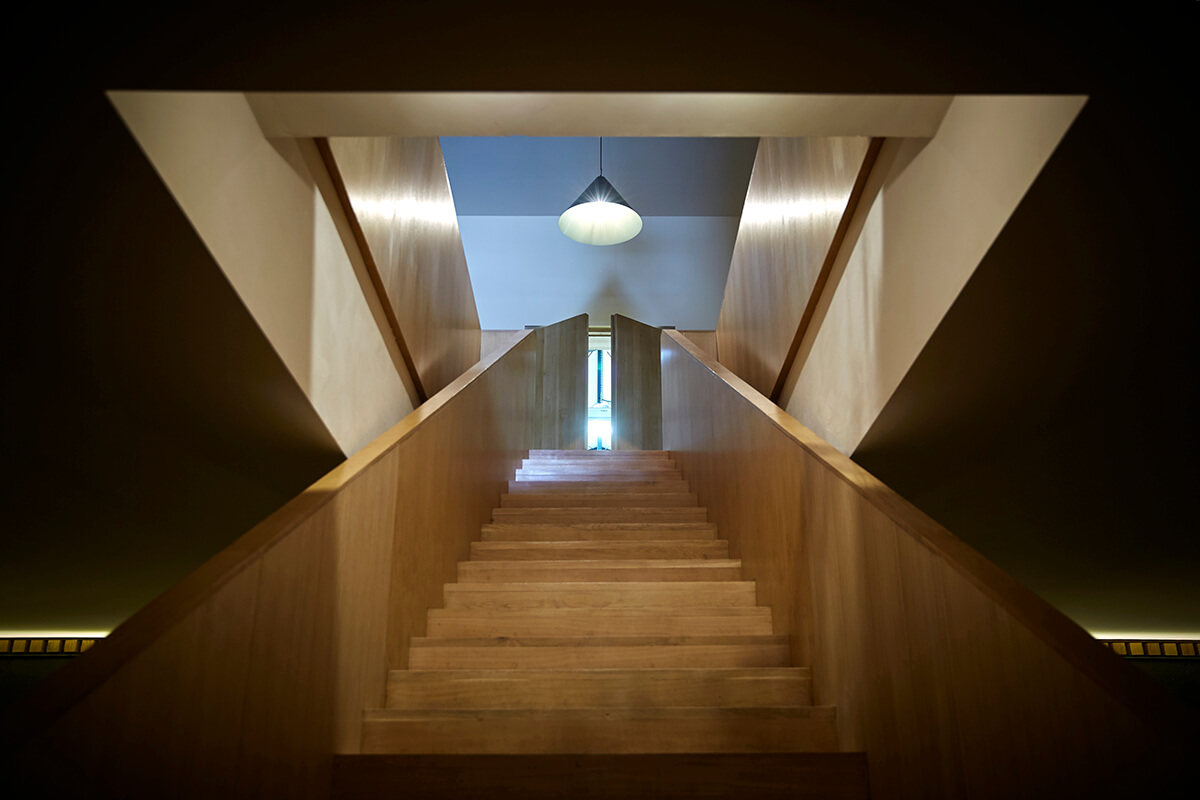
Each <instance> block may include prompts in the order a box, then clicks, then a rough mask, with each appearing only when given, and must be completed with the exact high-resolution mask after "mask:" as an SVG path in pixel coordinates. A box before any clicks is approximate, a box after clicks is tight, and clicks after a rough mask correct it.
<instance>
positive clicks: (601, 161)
mask: <svg viewBox="0 0 1200 800" xmlns="http://www.w3.org/2000/svg"><path fill="white" fill-rule="evenodd" d="M600 174H601V175H603V174H604V137H603V136H601V137H600Z"/></svg>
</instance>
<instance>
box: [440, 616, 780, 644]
mask: <svg viewBox="0 0 1200 800" xmlns="http://www.w3.org/2000/svg"><path fill="white" fill-rule="evenodd" d="M656 610H657V609H656ZM747 610H751V609H747ZM764 610H765V609H764ZM572 611H574V610H572ZM552 613H553V614H554V616H546V617H535V616H525V615H522V614H496V615H489V616H458V615H457V614H458V612H449V614H448V615H446V616H437V617H435V616H434V612H433V611H431V612H430V619H429V624H428V628H427V635H428V636H429V637H430V638H434V637H446V638H464V639H465V638H473V637H482V638H488V639H493V638H497V637H508V638H520V637H523V636H617V635H630V636H766V635H769V634H771V633H772V630H771V619H770V617H769V616H753V617H752V616H736V617H731V616H712V617H710V616H699V615H696V616H673V615H665V614H662V615H659V614H656V615H654V616H645V617H640V618H621V617H615V616H614V615H613V614H611V613H606V612H598V613H596V614H583V613H580V614H573V613H570V612H567V611H563V612H561V614H560V612H552ZM450 614H453V615H454V616H451V615H450Z"/></svg>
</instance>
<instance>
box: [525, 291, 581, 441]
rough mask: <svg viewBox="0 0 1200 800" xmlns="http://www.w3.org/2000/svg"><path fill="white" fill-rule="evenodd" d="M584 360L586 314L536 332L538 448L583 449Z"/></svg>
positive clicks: (535, 439)
mask: <svg viewBox="0 0 1200 800" xmlns="http://www.w3.org/2000/svg"><path fill="white" fill-rule="evenodd" d="M587 358H588V318H587V314H580V315H578V316H576V317H571V318H570V319H565V320H563V321H562V322H559V323H556V324H554V325H547V326H545V327H542V328H538V329H537V391H536V398H537V400H536V403H537V410H536V411H535V417H534V441H536V442H537V444H536V445H534V446H535V447H537V448H538V449H546V450H582V449H584V437H585V434H586V433H587V409H588V405H587V404H588V399H587V388H588V376H587Z"/></svg>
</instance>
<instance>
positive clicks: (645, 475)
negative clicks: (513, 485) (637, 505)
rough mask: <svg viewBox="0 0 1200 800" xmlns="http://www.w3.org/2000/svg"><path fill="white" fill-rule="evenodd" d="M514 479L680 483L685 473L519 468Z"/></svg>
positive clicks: (521, 480) (523, 480) (563, 481)
mask: <svg viewBox="0 0 1200 800" xmlns="http://www.w3.org/2000/svg"><path fill="white" fill-rule="evenodd" d="M513 480H515V481H520V482H525V481H538V482H544V481H558V482H562V483H568V482H571V481H578V482H583V483H591V482H602V483H629V482H640V483H662V482H667V481H670V482H675V483H678V482H681V481H683V475H681V474H680V473H678V472H666V471H663V472H633V471H625V472H614V471H605V472H593V471H590V470H589V471H585V472H545V471H538V472H529V471H526V470H517V471H516V472H515V473H514V474H513Z"/></svg>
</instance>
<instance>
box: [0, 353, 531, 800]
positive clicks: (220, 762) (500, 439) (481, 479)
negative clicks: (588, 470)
mask: <svg viewBox="0 0 1200 800" xmlns="http://www.w3.org/2000/svg"><path fill="white" fill-rule="evenodd" d="M535 370H536V341H535V337H534V336H533V335H532V334H526V335H524V336H522V337H521V338H520V339H519V340H518V341H517V342H516V343H515V344H513V346H512V347H511V348H510V349H508V350H507V351H503V352H499V353H496V354H494V355H492V356H490V357H489V358H486V359H484V360H482V361H480V362H479V363H478V364H476V365H475V366H474V367H472V368H471V369H469V370H468V371H467V372H465V373H464V374H463V375H461V376H460V377H458V378H457V379H455V380H454V381H452V382H451V383H450V385H448V386H447V387H446V388H445V389H443V390H442V391H441V392H439V393H438V394H437V395H435V396H434V397H432V398H431V399H430V400H429V401H427V402H426V403H424V404H423V405H421V407H420V408H418V409H417V410H416V411H414V412H413V413H412V414H410V415H409V416H407V417H406V418H405V419H403V420H402V421H401V422H399V423H398V424H397V425H395V426H394V427H393V428H392V429H391V430H389V431H388V432H387V433H385V434H384V435H383V436H381V437H380V438H379V439H377V440H376V441H374V442H373V443H371V444H370V445H368V446H367V447H366V448H364V449H363V450H362V451H361V452H359V453H358V454H356V455H355V456H353V457H352V458H350V459H348V460H347V461H346V462H344V463H343V464H342V465H340V466H339V467H338V468H337V469H335V470H334V471H332V472H331V473H329V474H328V475H326V476H325V477H324V478H322V479H321V480H320V481H318V482H317V483H316V484H314V485H313V486H312V487H311V488H310V489H308V490H307V491H306V492H304V493H303V494H302V495H300V496H299V497H297V498H295V499H294V500H293V501H291V502H290V503H288V504H287V505H286V506H284V507H283V508H281V509H280V510H279V511H278V512H276V513H275V514H273V515H271V516H270V517H268V518H267V519H266V520H264V521H263V522H262V523H261V524H259V525H258V526H256V527H255V528H254V529H252V530H251V531H250V532H248V533H247V534H245V535H244V536H242V537H241V538H239V539H238V540H237V541H236V542H234V543H233V544H232V545H230V546H229V547H228V548H227V549H225V550H224V551H222V552H221V553H219V554H218V555H217V556H215V557H214V558H213V559H211V560H210V561H208V562H207V563H206V564H204V565H203V566H202V567H200V568H199V569H198V570H197V571H196V572H194V573H193V574H192V575H190V576H189V577H188V578H187V579H185V580H184V581H182V582H181V583H180V584H178V585H176V586H175V587H173V588H172V589H170V590H169V591H167V592H166V593H165V594H163V595H162V596H161V597H159V598H158V599H157V600H155V601H154V602H153V603H151V604H150V605H149V606H147V607H146V608H144V609H143V610H142V611H140V612H138V613H137V614H135V615H134V616H133V617H132V618H130V619H129V620H128V621H127V622H125V623H124V624H123V625H121V626H120V627H118V628H117V630H116V631H114V632H113V634H112V635H111V636H110V637H108V638H107V639H105V640H103V641H101V642H99V643H97V644H96V646H95V647H93V648H92V649H91V650H90V651H89V652H88V653H86V654H85V655H83V656H82V657H80V658H79V659H78V660H76V661H74V662H72V663H70V664H68V665H66V666H65V667H63V669H62V670H61V671H60V672H58V673H56V674H55V675H54V676H52V677H51V678H50V679H48V680H47V681H46V682H45V683H44V684H42V685H41V686H40V687H38V689H37V690H36V691H35V692H33V693H32V694H31V695H30V696H29V697H27V698H26V699H25V700H24V701H23V702H21V703H20V704H19V705H18V706H17V707H15V708H13V709H11V710H10V712H9V713H8V714H7V715H6V716H5V718H4V719H3V720H2V723H0V737H2V738H3V742H0V751H2V752H4V753H6V754H8V755H10V757H11V759H12V761H13V762H14V764H13V765H12V766H11V767H10V768H9V769H8V770H5V775H6V788H11V787H12V786H14V785H19V780H18V778H17V776H18V775H21V774H23V775H24V776H25V777H27V778H30V779H31V780H32V781H34V782H35V783H34V784H33V785H36V786H38V787H40V788H42V789H45V788H47V787H50V788H53V790H54V792H53V793H54V794H55V795H56V796H57V794H59V793H82V794H84V795H85V796H94V795H96V794H99V795H101V796H108V795H110V794H111V795H113V796H119V797H154V798H161V797H204V798H210V797H220V796H236V797H243V796H255V797H259V796H262V797H293V798H301V797H313V798H316V797H327V796H328V794H329V790H330V777H329V776H330V769H331V764H332V758H333V755H334V754H335V753H355V752H358V750H359V742H360V738H361V731H362V713H363V709H364V708H368V707H380V706H382V705H383V701H384V691H385V683H386V677H387V670H388V668H389V667H392V668H394V667H400V666H404V665H405V663H406V661H407V644H408V640H409V637H410V635H412V634H421V633H423V627H424V625H425V617H426V609H427V608H428V607H430V606H433V605H438V604H440V602H441V594H442V585H443V584H444V583H446V582H448V581H452V580H454V576H455V568H456V564H457V562H458V561H463V560H466V559H467V558H468V557H469V549H470V542H471V541H472V540H476V539H478V538H479V531H480V526H481V525H482V524H483V523H485V522H487V521H488V520H489V517H490V514H491V510H492V508H493V507H494V506H495V505H497V503H498V500H499V496H500V492H501V490H502V489H503V488H504V487H505V485H506V481H507V480H508V479H509V478H510V477H511V476H512V475H513V472H514V469H515V468H516V466H517V464H518V463H519V461H520V459H521V458H522V457H524V455H525V454H526V451H527V450H528V449H529V443H530V441H531V436H532V430H533V419H532V414H531V411H530V410H531V409H532V408H533V403H532V398H533V393H534V391H535V385H536V380H535V377H536V376H535ZM213 502H220V498H213ZM163 535H164V536H169V535H170V531H163Z"/></svg>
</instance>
